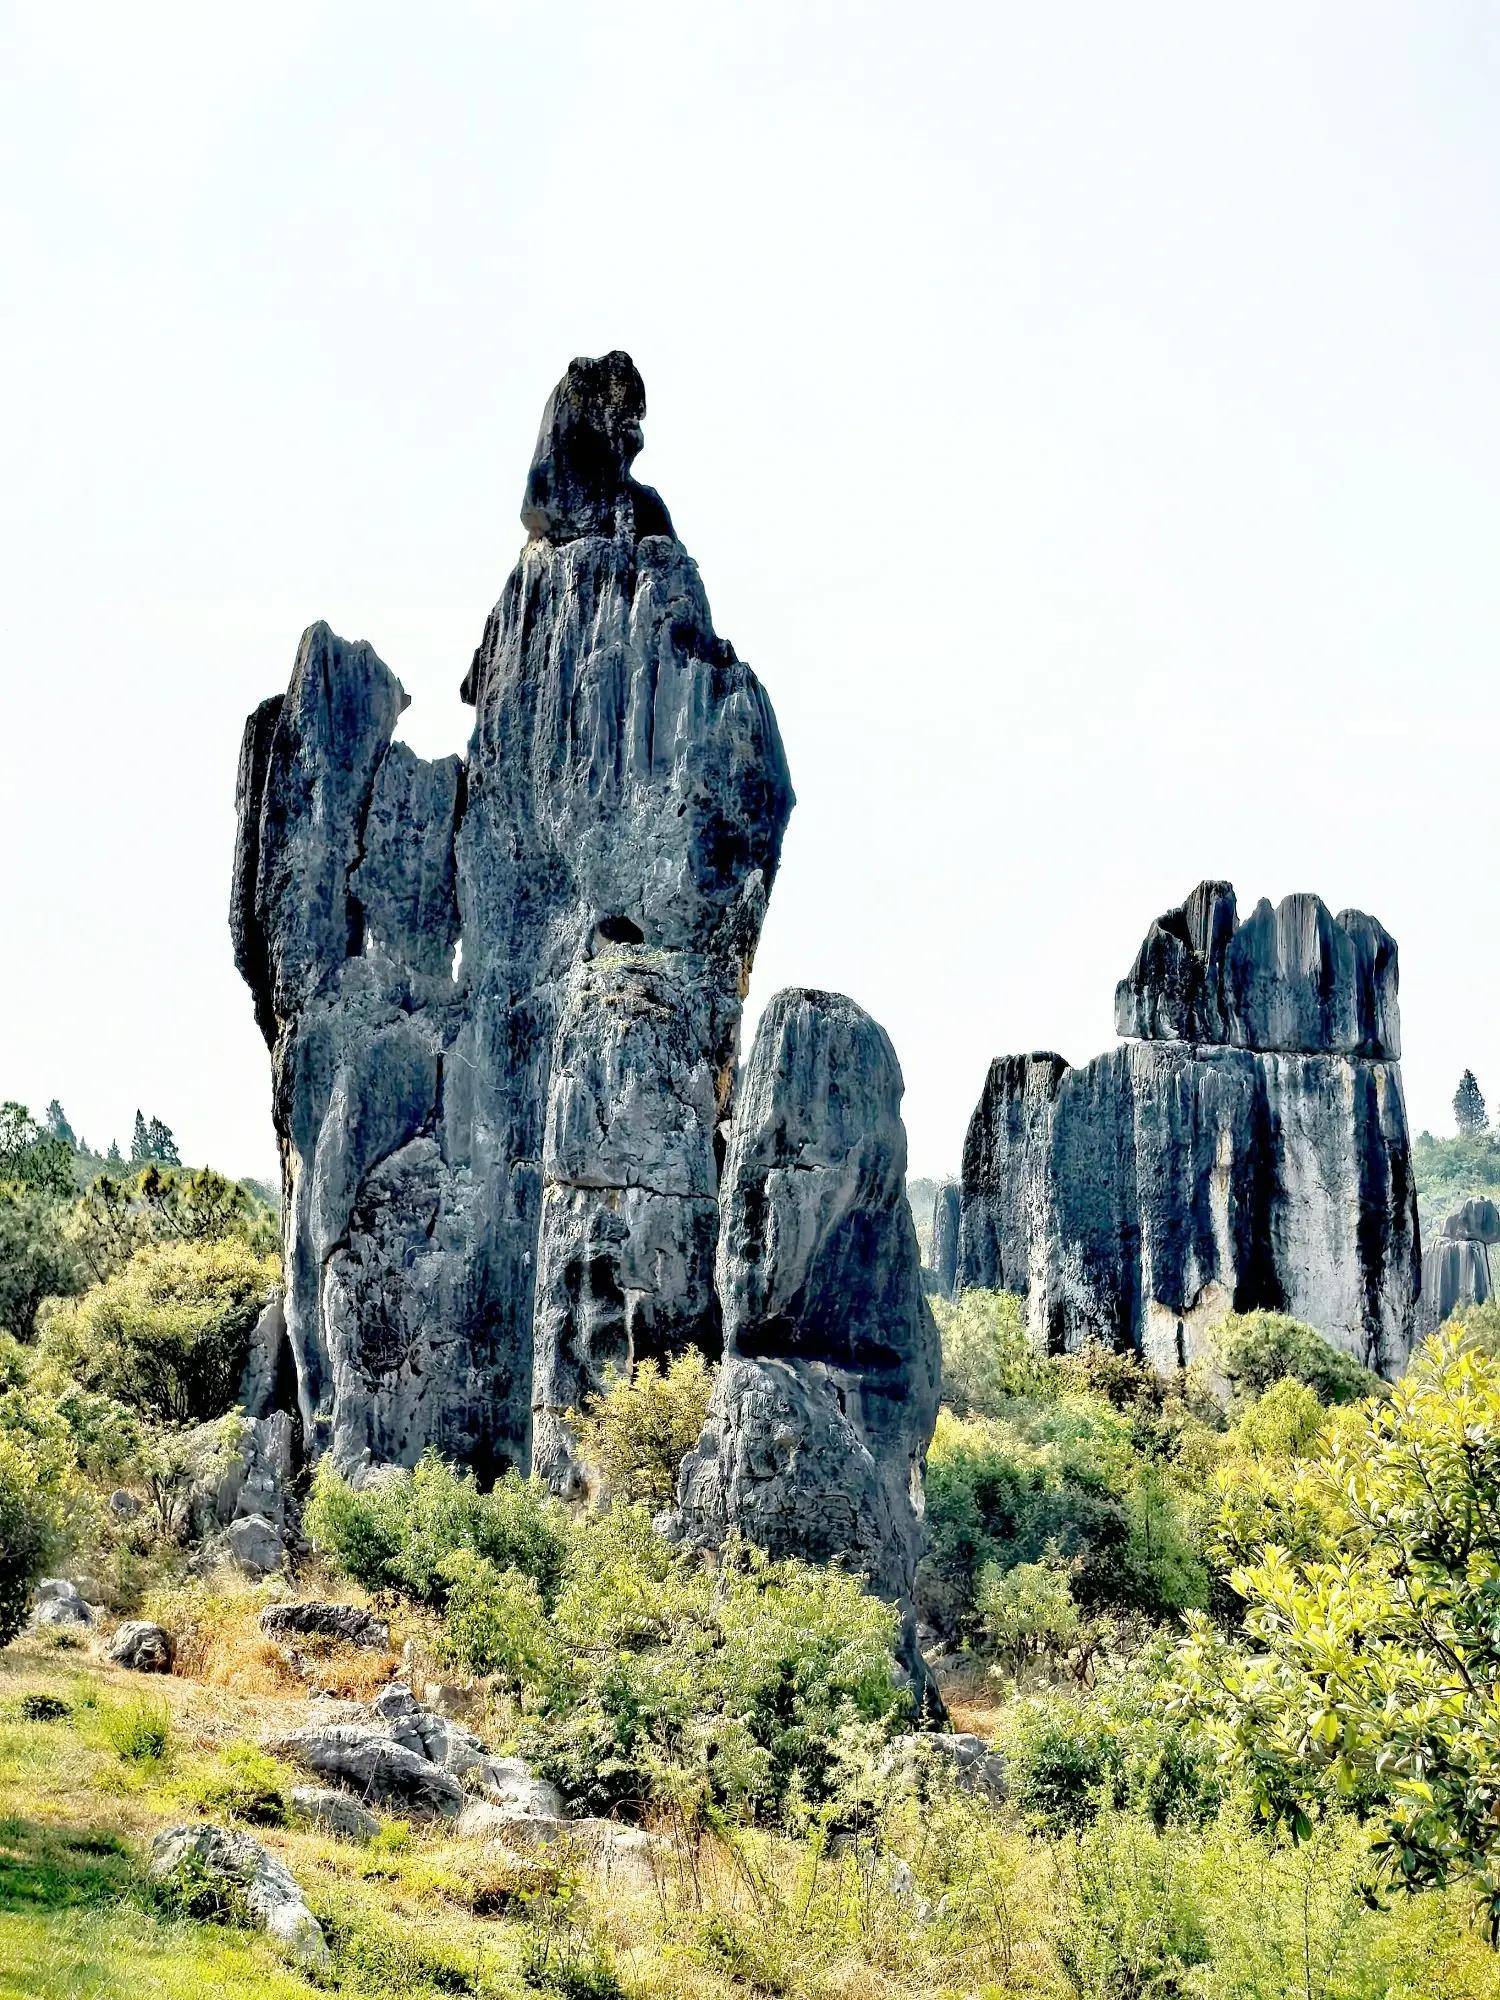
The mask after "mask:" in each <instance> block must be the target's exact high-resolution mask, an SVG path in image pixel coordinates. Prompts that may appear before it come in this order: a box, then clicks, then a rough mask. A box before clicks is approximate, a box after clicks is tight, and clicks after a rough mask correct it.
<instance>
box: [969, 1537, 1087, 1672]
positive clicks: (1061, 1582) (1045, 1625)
mask: <svg viewBox="0 0 1500 2000" xmlns="http://www.w3.org/2000/svg"><path fill="white" fill-rule="evenodd" d="M976 1608H977V1610H978V1613H979V1620H980V1624H981V1625H982V1627H983V1629H984V1634H985V1637H986V1638H987V1639H988V1641H989V1643H990V1645H991V1647H992V1648H993V1649H994V1651H995V1652H996V1653H998V1654H999V1655H1000V1657H1001V1658H1002V1659H1003V1660H1006V1661H1007V1662H1008V1663H1009V1664H1010V1667H1011V1669H1012V1671H1013V1672H1015V1673H1019V1672H1020V1671H1021V1669H1022V1668H1023V1667H1024V1666H1025V1665H1026V1664H1027V1663H1028V1662H1029V1661H1033V1660H1038V1661H1039V1660H1048V1659H1055V1658H1057V1657H1059V1656H1060V1655H1062V1654H1064V1653H1066V1652H1067V1650H1068V1648H1069V1647H1070V1646H1072V1645H1073V1644H1075V1643H1076V1641H1077V1640H1078V1638H1079V1636H1080V1634H1081V1632H1082V1630H1083V1620H1082V1618H1081V1616H1080V1615H1079V1611H1078V1606H1077V1605H1076V1604H1075V1603H1074V1601H1073V1593H1072V1591H1071V1590H1070V1589H1069V1588H1068V1575H1067V1571H1066V1570H1064V1569H1062V1568H1060V1567H1059V1566H1058V1565H1057V1564H1056V1563H1048V1562H1035V1563H1017V1564H1016V1565H1015V1567H1014V1568H1013V1569H1001V1568H999V1567H998V1566H997V1565H996V1564H994V1563H988V1564H986V1565H985V1567H984V1569H982V1570H981V1571H980V1573H979V1585H978V1589H977V1592H976Z"/></svg>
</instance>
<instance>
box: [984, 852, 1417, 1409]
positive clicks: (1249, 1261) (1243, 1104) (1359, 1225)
mask: <svg viewBox="0 0 1500 2000" xmlns="http://www.w3.org/2000/svg"><path fill="white" fill-rule="evenodd" d="M1247 933H1249V934H1250V935H1249V941H1248V942H1247V943H1245V944H1243V945H1242V944H1241V943H1240V940H1242V939H1245V938H1246V935H1247ZM1396 977H1397V968H1396V947H1395V944H1394V941H1393V940H1391V939H1390V937H1389V936H1388V934H1387V933H1386V932H1385V931H1384V930H1382V929H1381V927H1380V926H1379V925H1378V924H1376V923H1375V922H1374V920H1373V919H1372V918H1366V917H1362V916H1359V915H1358V914H1357V913H1351V912H1346V913H1345V914H1344V915H1343V916H1342V917H1341V918H1339V919H1338V920H1337V921H1335V920H1334V919H1332V918H1330V917H1329V916H1328V913H1327V911H1326V908H1325V907H1324V905H1323V904H1322V903H1321V902H1320V901H1319V900H1318V898H1316V897H1288V898H1287V899H1286V901H1285V902H1283V903H1282V904H1281V906H1280V909H1279V910H1275V911H1273V910H1272V908H1271V906H1270V904H1269V903H1262V904H1260V905H1259V906H1258V908H1257V910H1256V913H1255V915H1254V917H1252V918H1251V920H1250V922H1249V923H1247V924H1246V925H1244V926H1243V927H1241V928H1239V929H1238V930H1237V929H1236V928H1235V923H1234V892H1233V890H1232V889H1230V888H1229V886H1228V885H1227V884H1223V883H1204V884H1202V885H1201V886H1200V887H1199V889H1198V890H1196V891H1195V892H1194V894H1193V895H1192V896H1191V897H1189V898H1188V900H1187V902H1186V903H1185V904H1184V905H1183V906H1182V908H1181V909H1180V910H1176V911H1171V912H1169V913H1168V915H1167V916H1166V917H1164V918H1162V919H1160V920H1159V921H1158V922H1157V923H1155V924H1153V926H1152V927H1151V931H1150V932H1149V933H1148V935H1147V938H1146V942H1145V943H1144V944H1143V946H1142V948H1141V952H1140V954H1139V956H1138V957H1137V960H1136V964H1135V967H1134V968H1133V969H1132V972H1131V974H1130V975H1129V977H1128V978H1127V979H1126V980H1124V981H1122V982H1121V986H1120V989H1119V994H1118V997H1117V1014H1118V1019H1119V1022H1120V1025H1121V1026H1122V1028H1129V1029H1131V1031H1132V1032H1134V1033H1136V1034H1140V1035H1144V1036H1146V1037H1147V1038H1146V1039H1142V1040H1136V1041H1131V1042H1127V1043H1126V1044H1125V1045H1124V1046H1122V1047H1120V1048H1117V1049H1114V1050H1111V1051H1110V1052H1109V1053H1107V1054H1105V1055H1102V1056H1099V1057H1096V1058H1095V1060H1094V1061H1092V1062H1090V1063H1087V1064H1085V1065H1083V1066H1082V1067H1081V1068H1077V1069H1074V1068H1070V1067H1069V1065H1068V1064H1067V1063H1066V1062H1065V1061H1064V1060H1063V1058H1062V1057H1061V1056H1058V1055H1054V1054H1050V1053H1049V1054H1041V1055H1031V1056H1007V1057H1003V1058H1001V1059H1000V1060H999V1061H997V1062H996V1063H994V1064H993V1065H992V1066H991V1069H990V1073H989V1076H988V1079H987V1081H986V1084H985V1089H984V1094H983V1096H982V1098H981V1100H980V1103H979V1106H978V1108H977V1110H976V1111H975V1114H974V1117H973V1119H972V1121H971V1123H970V1127H969V1132H968V1138H967V1142H966V1145H965V1151H964V1170H963V1216H962V1222H961V1228H960V1248H959V1260H958V1262H959V1270H958V1283H959V1285H960V1287H973V1286H990V1287H1001V1288H1004V1289H1007V1290H1010V1291H1014V1292H1017V1293H1019V1294H1020V1295H1021V1296H1023V1297H1024V1298H1025V1299H1026V1301H1027V1312H1028V1320H1029V1323H1030V1326H1031V1328H1032V1331H1033V1334H1034V1336H1035V1337H1036V1338H1037V1339H1038V1340H1040V1341H1044V1342H1045V1343H1046V1344H1047V1346H1049V1347H1050V1348H1052V1349H1054V1350H1058V1349H1070V1348H1075V1347H1078V1346H1080V1345H1082V1344H1083V1343H1084V1342H1085V1341H1087V1340H1089V1339H1096V1340H1102V1341H1104V1342H1105V1343H1106V1344H1108V1345H1110V1346H1113V1347H1117V1348H1120V1349H1130V1350H1134V1351H1136V1352H1138V1353H1140V1354H1142V1355H1144V1356H1145V1357H1147V1358H1148V1359H1149V1360H1151V1361H1152V1362H1153V1363H1154V1364H1155V1365H1156V1366H1157V1367H1159V1368H1163V1369H1170V1368H1174V1367H1177V1366H1180V1365H1183V1364H1184V1363H1186V1362H1187V1361H1189V1360H1191V1359H1192V1358H1193V1357H1194V1355H1195V1353H1197V1352H1199V1351H1200V1347H1201V1335H1202V1334H1203V1333H1205V1332H1206V1330H1207V1329H1208V1328H1209V1327H1210V1326H1211V1325H1212V1324H1213V1322H1214V1321H1215V1320H1217V1319H1218V1318H1220V1317H1221V1316H1222V1315H1223V1314H1224V1313H1225V1312H1228V1311H1231V1310H1232V1311H1239V1312H1246V1311H1250V1310H1253V1309H1255V1308H1258V1307H1265V1308H1273V1309H1275V1310H1277V1311H1282V1312H1287V1313H1291V1314H1293V1315H1294V1316H1295V1317H1296V1318H1299V1319H1303V1320H1306V1321H1307V1322H1309V1323H1310V1324H1311V1325H1313V1326H1315V1327H1317V1328H1318V1329H1319V1331H1320V1332H1322V1333H1323V1334H1324V1335H1325V1336H1326V1337H1327V1338H1328V1339H1329V1340H1331V1341H1332V1342H1333V1343H1334V1344H1335V1345H1336V1346H1339V1347H1341V1348H1342V1349H1344V1350H1345V1351H1346V1352H1348V1353H1350V1354H1352V1355H1354V1356H1355V1357H1356V1358H1357V1359H1359V1360H1360V1361H1361V1362H1363V1363H1365V1364H1366V1365H1368V1366H1370V1367H1372V1368H1377V1369H1379V1370H1381V1371H1383V1372H1384V1373H1386V1374H1392V1373H1395V1372H1397V1371H1399V1369H1400V1368H1401V1366H1402V1365H1403V1364H1404V1362H1405V1360H1406V1357H1407V1354H1408V1352H1409V1351H1410V1346H1411V1339H1412V1330H1413V1309H1414V1299H1415V1293H1416V1285H1417V1280H1418V1261H1417V1222H1416V1197H1415V1189H1414V1184H1413V1180H1412V1172H1411V1159H1410V1146H1409V1140H1408V1134H1407V1127H1406V1112H1405V1105H1404V1101H1403V1098H1402V1092H1401V1078H1400V1070H1399V1067H1398V1065H1397V1064H1396V1062H1395V1061H1394V1060H1393V1059H1387V1058H1385V1057H1383V1056H1380V1055H1377V1054H1374V1053H1370V1052H1369V1051H1372V1050H1375V1049H1393V1048H1395V1047H1398V1046H1399V1028H1398V1025H1397V1011H1396ZM1309 1045H1310V1046H1309Z"/></svg>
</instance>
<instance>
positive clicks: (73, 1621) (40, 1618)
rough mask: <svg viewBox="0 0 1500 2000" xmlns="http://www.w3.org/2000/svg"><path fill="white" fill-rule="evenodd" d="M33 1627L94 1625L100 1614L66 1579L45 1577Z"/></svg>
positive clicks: (32, 1619) (34, 1615)
mask: <svg viewBox="0 0 1500 2000" xmlns="http://www.w3.org/2000/svg"><path fill="white" fill-rule="evenodd" d="M33 1602H34V1604H35V1609H34V1610H33V1612H32V1614H31V1622H32V1624H33V1625H93V1624H95V1623H97V1621H98V1619H99V1616H100V1612H99V1608H98V1606H96V1605H93V1604H90V1603H88V1602H87V1601H86V1600H85V1599H84V1597H83V1594H82V1592H81V1591H80V1590H79V1589H78V1586H77V1585H76V1584H73V1583H70V1582H69V1581H68V1579H67V1578H66V1577H62V1576H44V1577H43V1578H42V1580H41V1582H40V1583H39V1584H38V1585H37V1587H36V1596H35V1599H34V1600H33Z"/></svg>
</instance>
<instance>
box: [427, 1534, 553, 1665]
mask: <svg viewBox="0 0 1500 2000" xmlns="http://www.w3.org/2000/svg"><path fill="white" fill-rule="evenodd" d="M442 1575H443V1582H444V1585H445V1587H446V1594H447V1602H446V1606H445V1613H444V1618H443V1633H442V1638H441V1640H440V1641H439V1644H438V1652H439V1655H440V1657H441V1658H442V1659H443V1660H444V1661H445V1662H446V1663H447V1664H448V1665H450V1666H456V1667H461V1668H462V1669H463V1670H464V1671H465V1672H467V1673H471V1674H492V1675H495V1676H496V1677H498V1679H499V1680H500V1681H501V1683H502V1684H503V1685H505V1686H507V1687H509V1688H511V1689H514V1690H517V1691H519V1689H520V1688H521V1687H523V1686H524V1685H525V1684H526V1683H527V1682H537V1681H539V1680H541V1679H544V1678H545V1677H546V1676H547V1674H548V1672H549V1670H550V1668H551V1666H552V1664H553V1655H554V1652H555V1642H554V1640H553V1637H552V1633H551V1629H550V1627H549V1625H548V1623H547V1612H546V1607H545V1606H544V1604H543V1602H542V1595H541V1592H540V1591H539V1590H538V1589H537V1587H536V1584H535V1583H534V1582H533V1581H532V1579H531V1578H530V1577H529V1576H522V1575H520V1574H519V1573H518V1572H517V1571H516V1570H514V1569H501V1568H499V1566H498V1565H497V1564H495V1563H493V1562H491V1561H490V1559H489V1558H488V1557H487V1556H477V1555H475V1554H474V1553H473V1551H472V1550H470V1549H456V1550H455V1551H454V1552H453V1554H452V1555H451V1556H449V1557H448V1558H447V1560H446V1562H445V1563H444V1564H443V1571H442Z"/></svg>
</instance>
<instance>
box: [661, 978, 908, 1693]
mask: <svg viewBox="0 0 1500 2000" xmlns="http://www.w3.org/2000/svg"><path fill="white" fill-rule="evenodd" d="M902 1091H903V1084H902V1078H901V1069H900V1065H899V1064H898V1062H897V1060H896V1054H895V1051H894V1049H893V1048H892V1047H891V1044H890V1041H889V1039H888V1038H887V1036H886V1034H885V1031H884V1029H882V1028H881V1027H879V1026H878V1025H877V1024H876V1023H875V1022H874V1021H872V1020H871V1019H870V1017H869V1015H868V1014H866V1013H865V1012H864V1011H863V1010H862V1009H861V1008H859V1007H857V1006H856V1005H855V1004H854V1002H853V1001H852V1000H849V999H846V998H845V996H844V995H843V994H841V993H820V992H814V991H810V990H806V989H800V988H793V989H791V990H790V991H788V992H784V993H778V994H777V995H776V996H775V998H774V999H773V1000H772V1001H771V1003H770V1005H769V1006H768V1007H767V1009H766V1011H765V1013H764V1015H763V1016H762V1017H761V1022H760V1026H759V1028H758V1029H757V1030H756V1035H755V1044H754V1047H753V1048H752V1050H751V1053H750V1060H749V1062H748V1063H747V1064H746V1066H745V1075H744V1081H743V1088H742V1091H741V1096H740V1102H739V1105H738V1107H737V1109H736V1111H735V1118H734V1128H733V1133H732V1136H731V1139H730V1144H729V1156H728V1159H727V1161H726V1163H725V1170H724V1190H723V1227H722V1230H721V1232H720V1236H719V1256H718V1284H719V1295H720V1297H721V1298H722V1300H723V1302H724V1364H723V1367H722V1368H721V1369H720V1371H719V1377H718V1381H717V1383H716V1385H715V1389H714V1396H713V1403H712V1407H711V1408H710V1410H709V1417H708V1423H707V1425H706V1426H705V1428H704V1432H703V1435H702V1437H701V1438H700V1440H699V1443H698V1446H697V1449H696V1450H695V1451H693V1452H692V1453H690V1454H689V1456H688V1457H687V1458H685V1459H684V1460H683V1463H682V1470H681V1474H680V1476H679V1480H678V1512H677V1517H676V1521H675V1524H674V1526H675V1530H676V1532H678V1533H680V1534H684V1535H686V1536H687V1537H688V1538H689V1539H691V1540H694V1541H698V1542H703V1543H706V1544H709V1545H713V1546H717V1545H718V1544H719V1543H720V1542H722V1541H724V1539H725V1538H726V1536H727V1535H729V1534H731V1533H735V1534H740V1535H743V1536H745V1537H746V1538H747V1539H748V1540H750V1541H753V1542H755V1543H756V1544H758V1546H760V1547H761V1548H764V1549H768V1550H769V1551H770V1552H771V1554H773V1555H799V1556H802V1557H805V1558H807V1559H810V1560H812V1561H816V1562H831V1561H839V1562H843V1563H844V1564H846V1565H847V1566H848V1567H850V1568H853V1569H856V1570H859V1571H862V1572H863V1573H864V1574H865V1575H867V1576H868V1577H869V1578H870V1580H871V1583H872V1586H873V1587H874V1589H875V1590H876V1591H877V1593H878V1594H879V1595H881V1596H883V1597H886V1598H890V1599H893V1600H894V1601H896V1602H897V1603H898V1604H900V1606H901V1607H902V1610H903V1613H904V1615H905V1619H906V1636H907V1655H908V1659H909V1661H910V1663H911V1665H912V1666H913V1668H914V1669H915V1670H916V1671H917V1672H918V1675H919V1677H920V1672H921V1669H920V1662H919V1657H918V1655H917V1652H916V1646H915V1637H914V1631H915V1628H914V1622H913V1614H912V1585H913V1578H914V1575H915V1570H916V1563H917V1557H918V1555H919V1553H920V1549H919V1541H920V1514H921V1493H922V1472H923V1467H924V1465H925V1462H926V1456H927V1444H928V1440H929V1439H930V1438H931V1436H932V1429H933V1424H934V1422H935V1421H936V1418H937V1399H938V1374H939V1353H938V1335H937V1327H936V1324H935V1323H934V1320H933V1317H932V1311H931V1308H930V1307H929V1306H928V1304H927V1300H926V1297H925V1296H924V1293H923V1289H922V1269H921V1259H920V1257H919V1254H918V1250H917V1231H916V1224H915V1223H914V1222H913V1220H912V1214H911V1208H910V1205H909V1203H908V1202H907V1199H906V1130H905V1127H904V1126H903V1124H902V1122H901V1097H902Z"/></svg>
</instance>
